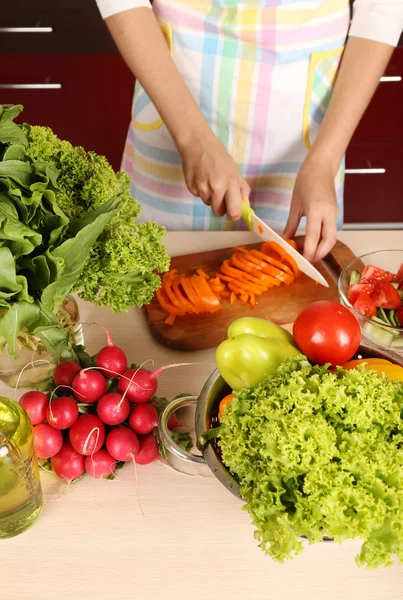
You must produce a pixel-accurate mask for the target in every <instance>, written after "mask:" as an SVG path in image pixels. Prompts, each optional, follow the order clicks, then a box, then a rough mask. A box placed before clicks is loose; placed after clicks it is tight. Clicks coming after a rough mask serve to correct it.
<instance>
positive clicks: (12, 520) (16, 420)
mask: <svg viewBox="0 0 403 600" xmlns="http://www.w3.org/2000/svg"><path fill="white" fill-rule="evenodd" d="M41 509H42V490H41V485H40V481H39V469H38V461H37V458H36V455H35V453H34V445H33V428H32V424H31V421H30V420H29V417H28V415H27V413H26V412H25V411H24V410H23V408H22V407H21V406H20V405H19V404H17V402H14V401H13V400H10V399H8V398H3V397H1V396H0V539H1V538H8V537H13V536H15V535H18V534H19V533H22V532H23V531H25V529H27V528H28V527H29V526H30V525H32V524H33V523H34V522H35V521H36V519H37V518H38V517H39V514H40V512H41Z"/></svg>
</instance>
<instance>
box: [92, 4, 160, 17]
mask: <svg viewBox="0 0 403 600" xmlns="http://www.w3.org/2000/svg"><path fill="white" fill-rule="evenodd" d="M96 3H97V4H98V8H99V12H100V13H101V15H102V17H103V18H104V19H106V17H110V16H111V15H115V14H116V13H119V12H123V11H124V10H129V9H130V8H139V7H147V8H151V4H150V2H149V0H96Z"/></svg>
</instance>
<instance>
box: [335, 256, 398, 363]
mask: <svg viewBox="0 0 403 600" xmlns="http://www.w3.org/2000/svg"><path fill="white" fill-rule="evenodd" d="M339 294H340V302H341V304H343V305H344V306H345V307H347V308H348V309H349V310H350V311H351V312H352V313H353V314H354V316H355V317H356V318H357V320H358V322H359V324H360V327H361V332H362V337H363V340H364V341H367V342H369V343H370V344H371V345H375V346H376V347H378V348H381V349H384V350H387V351H388V352H393V353H398V354H402V353H403V250H381V251H378V252H371V253H369V254H364V255H363V256H360V257H358V258H355V259H354V260H352V261H351V262H350V263H349V264H348V265H347V266H346V267H345V268H344V269H343V271H342V272H341V275H340V278H339Z"/></svg>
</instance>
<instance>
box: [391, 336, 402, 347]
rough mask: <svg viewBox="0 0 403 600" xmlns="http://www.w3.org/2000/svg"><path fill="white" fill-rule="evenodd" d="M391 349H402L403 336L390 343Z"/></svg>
mask: <svg viewBox="0 0 403 600" xmlns="http://www.w3.org/2000/svg"><path fill="white" fill-rule="evenodd" d="M391 346H392V348H403V336H401V337H398V338H396V339H395V340H393V341H392V343H391Z"/></svg>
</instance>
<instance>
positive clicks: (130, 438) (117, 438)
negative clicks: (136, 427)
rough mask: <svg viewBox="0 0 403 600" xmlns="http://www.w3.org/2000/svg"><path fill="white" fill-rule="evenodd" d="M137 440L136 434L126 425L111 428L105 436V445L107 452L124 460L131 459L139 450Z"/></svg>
mask: <svg viewBox="0 0 403 600" xmlns="http://www.w3.org/2000/svg"><path fill="white" fill-rule="evenodd" d="M139 446H140V443H139V440H138V438H137V435H136V434H135V433H133V431H131V430H130V429H127V427H116V429H112V431H111V432H110V434H109V435H108V436H107V438H106V447H107V449H108V452H109V454H111V456H113V458H116V460H122V461H124V462H126V461H128V460H131V459H132V458H133V457H134V456H136V454H137V452H138V451H139Z"/></svg>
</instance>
